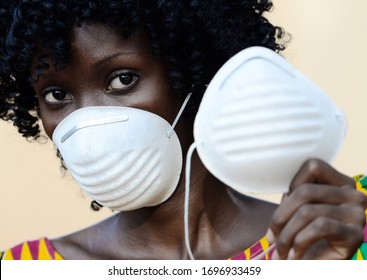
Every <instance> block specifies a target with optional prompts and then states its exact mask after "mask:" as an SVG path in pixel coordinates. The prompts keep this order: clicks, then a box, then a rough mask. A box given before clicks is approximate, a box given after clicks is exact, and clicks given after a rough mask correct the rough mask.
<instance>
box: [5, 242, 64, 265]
mask: <svg viewBox="0 0 367 280" xmlns="http://www.w3.org/2000/svg"><path fill="white" fill-rule="evenodd" d="M0 259H1V260H63V258H62V257H61V255H60V254H59V253H58V252H56V250H55V249H54V248H53V246H52V245H51V242H50V240H48V239H47V238H41V239H40V240H34V241H27V242H24V243H21V244H19V245H17V246H15V247H13V248H11V249H8V250H6V251H5V252H3V253H1V254H0Z"/></svg>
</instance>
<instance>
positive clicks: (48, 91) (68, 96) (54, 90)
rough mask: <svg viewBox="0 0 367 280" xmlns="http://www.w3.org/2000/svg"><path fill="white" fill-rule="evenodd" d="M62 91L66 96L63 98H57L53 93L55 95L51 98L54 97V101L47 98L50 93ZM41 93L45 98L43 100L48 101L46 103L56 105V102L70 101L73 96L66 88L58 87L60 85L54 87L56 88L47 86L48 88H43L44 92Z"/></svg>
mask: <svg viewBox="0 0 367 280" xmlns="http://www.w3.org/2000/svg"><path fill="white" fill-rule="evenodd" d="M57 92H58V93H61V94H63V95H64V96H63V98H62V99H61V100H58V99H57V98H55V96H54V95H53V96H51V98H53V99H54V101H50V100H47V96H48V95H49V94H53V93H57ZM41 95H42V98H43V100H44V101H45V102H46V103H48V104H52V105H55V104H61V103H64V102H67V101H69V100H71V99H72V98H71V96H70V94H69V93H67V92H66V91H65V90H63V89H61V88H58V87H54V88H52V87H51V88H47V89H45V90H43V91H42V92H41Z"/></svg>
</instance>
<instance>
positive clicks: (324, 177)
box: [289, 159, 355, 193]
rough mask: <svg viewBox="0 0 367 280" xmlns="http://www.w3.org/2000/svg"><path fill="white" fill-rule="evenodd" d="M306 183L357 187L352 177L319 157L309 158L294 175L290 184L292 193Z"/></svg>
mask: <svg viewBox="0 0 367 280" xmlns="http://www.w3.org/2000/svg"><path fill="white" fill-rule="evenodd" d="M304 183H315V184H328V185H335V186H340V187H342V186H348V187H350V188H355V182H354V180H353V179H352V178H350V177H348V176H346V175H344V174H342V173H340V172H338V171H337V170H336V169H334V168H333V167H331V166H330V165H329V164H327V163H326V162H324V161H322V160H319V159H309V160H307V161H306V162H305V163H304V164H303V165H302V166H301V168H300V170H299V171H298V172H297V174H296V175H295V176H294V178H293V180H292V182H291V184H290V189H289V190H290V191H289V192H290V193H291V192H292V191H293V190H294V189H296V188H297V187H298V186H300V185H302V184H304Z"/></svg>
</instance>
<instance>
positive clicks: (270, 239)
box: [265, 229, 275, 244]
mask: <svg viewBox="0 0 367 280" xmlns="http://www.w3.org/2000/svg"><path fill="white" fill-rule="evenodd" d="M265 236H266V239H267V240H268V242H269V244H273V243H274V242H275V236H274V233H273V231H272V230H271V229H268V231H267V232H266V235H265Z"/></svg>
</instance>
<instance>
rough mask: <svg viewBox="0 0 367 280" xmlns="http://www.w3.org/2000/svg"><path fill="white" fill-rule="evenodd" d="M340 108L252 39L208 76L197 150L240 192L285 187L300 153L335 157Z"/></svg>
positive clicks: (197, 126)
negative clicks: (253, 43)
mask: <svg viewBox="0 0 367 280" xmlns="http://www.w3.org/2000/svg"><path fill="white" fill-rule="evenodd" d="M345 132H346V120H345V117H344V114H343V112H342V111H341V110H340V109H338V108H337V107H336V106H335V104H334V103H333V102H332V100H331V99H330V98H329V97H328V96H327V95H326V94H325V93H324V92H323V91H322V90H321V89H320V88H319V87H317V86H316V85H315V84H314V83H313V82H311V81H310V80H309V79H307V78H306V77H305V76H304V75H302V74H301V73H300V72H298V71H297V70H296V69H294V67H293V66H291V65H290V64H289V63H288V62H287V61H286V60H285V59H283V58H282V57H281V56H279V55H278V54H277V53H275V52H273V51H271V50H269V49H266V48H263V47H252V48H248V49H246V50H243V51H241V52H239V53H238V54H236V55H235V56H234V57H232V58H231V59H230V60H229V61H227V62H226V63H225V64H224V65H223V66H222V67H221V69H220V70H219V71H218V73H217V74H216V75H215V76H214V78H213V79H212V81H211V82H210V84H209V86H208V88H207V90H206V92H205V94H204V97H203V99H202V102H201V104H200V108H199V111H198V113H197V116H196V119H195V123H194V136H195V141H196V143H197V145H198V146H197V151H198V154H199V156H200V158H201V160H202V161H203V163H204V165H205V166H206V167H207V168H208V169H209V170H210V171H211V173H212V174H213V175H215V176H217V177H218V178H219V179H220V180H221V181H222V182H224V183H226V184H227V185H228V186H230V187H232V188H234V189H235V190H237V191H239V192H241V193H255V194H271V193H285V192H287V191H288V188H289V185H290V182H291V180H292V178H293V177H294V175H295V174H296V172H297V171H298V170H299V168H300V167H301V165H302V164H303V163H304V161H305V160H307V159H309V158H319V159H322V160H324V161H326V162H330V161H332V160H333V159H334V157H335V156H336V154H337V152H338V151H339V149H340V147H341V144H342V142H343V139H344V135H345Z"/></svg>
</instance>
